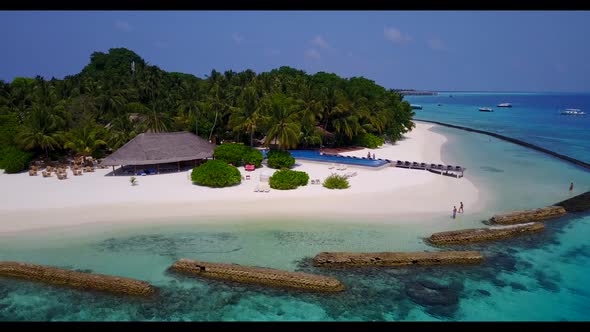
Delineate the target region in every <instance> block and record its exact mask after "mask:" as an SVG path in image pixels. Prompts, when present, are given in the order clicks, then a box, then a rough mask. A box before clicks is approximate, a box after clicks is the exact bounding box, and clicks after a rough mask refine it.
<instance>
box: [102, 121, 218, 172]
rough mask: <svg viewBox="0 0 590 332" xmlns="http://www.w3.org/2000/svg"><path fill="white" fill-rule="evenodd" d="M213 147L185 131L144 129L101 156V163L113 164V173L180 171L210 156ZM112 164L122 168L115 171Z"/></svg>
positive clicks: (105, 164)
mask: <svg viewBox="0 0 590 332" xmlns="http://www.w3.org/2000/svg"><path fill="white" fill-rule="evenodd" d="M214 150H215V144H212V143H209V142H208V141H207V140H205V139H203V138H201V137H199V136H197V135H195V134H192V133H189V132H186V131H181V132H173V133H143V134H139V135H137V136H136V137H135V138H134V139H132V140H131V141H129V142H127V144H125V145H123V146H122V147H121V148H119V149H118V150H117V151H115V152H114V153H113V154H111V155H110V156H108V157H106V158H104V159H103V161H102V162H101V165H104V166H113V175H115V174H119V172H121V173H120V175H123V174H128V173H133V174H140V175H143V174H144V173H145V174H156V173H160V172H169V171H180V170H181V169H183V168H186V167H195V166H197V165H199V164H200V163H202V162H203V161H205V160H207V159H209V158H212V157H213V151H214ZM115 166H121V169H120V170H118V172H115ZM138 170H139V172H138Z"/></svg>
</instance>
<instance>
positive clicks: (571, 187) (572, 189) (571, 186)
mask: <svg viewBox="0 0 590 332" xmlns="http://www.w3.org/2000/svg"><path fill="white" fill-rule="evenodd" d="M570 191H574V183H573V182H571V183H570Z"/></svg>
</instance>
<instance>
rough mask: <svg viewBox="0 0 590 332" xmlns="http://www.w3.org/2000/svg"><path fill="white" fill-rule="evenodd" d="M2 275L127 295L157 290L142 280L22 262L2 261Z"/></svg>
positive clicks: (0, 266)
mask: <svg viewBox="0 0 590 332" xmlns="http://www.w3.org/2000/svg"><path fill="white" fill-rule="evenodd" d="M0 276H3V277H10V278H19V279H26V280H32V281H37V282H43V283H48V284H54V285H61V286H68V287H74V288H80V289H86V290H97V291H104V292H110V293H118V294H126V295H141V296H148V295H152V294H154V292H155V288H154V287H153V286H152V285H150V284H149V283H147V282H145V281H141V280H135V279H130V278H124V277H114V276H108V275H104V274H94V273H85V272H78V271H70V270H63V269H58V268H54V267H50V266H44V265H35V264H28V263H20V262H0Z"/></svg>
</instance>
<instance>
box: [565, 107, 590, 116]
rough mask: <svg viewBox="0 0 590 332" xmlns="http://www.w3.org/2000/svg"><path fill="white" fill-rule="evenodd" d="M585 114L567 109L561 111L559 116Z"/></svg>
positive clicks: (573, 109) (575, 109)
mask: <svg viewBox="0 0 590 332" xmlns="http://www.w3.org/2000/svg"><path fill="white" fill-rule="evenodd" d="M584 114H586V113H584V112H582V111H581V110H579V109H577V108H568V109H566V110H563V111H561V115H584Z"/></svg>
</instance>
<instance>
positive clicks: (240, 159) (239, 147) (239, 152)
mask: <svg viewBox="0 0 590 332" xmlns="http://www.w3.org/2000/svg"><path fill="white" fill-rule="evenodd" d="M213 156H214V157H215V159H217V160H223V161H225V162H226V163H229V164H232V165H234V166H242V165H246V164H250V165H254V166H256V167H260V165H261V163H262V159H264V156H263V155H262V152H260V151H258V150H256V149H254V148H251V147H249V146H245V145H243V144H237V143H224V144H221V145H219V146H217V147H216V148H215V151H214V152H213Z"/></svg>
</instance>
